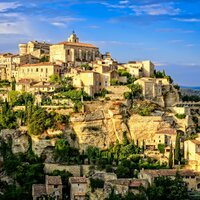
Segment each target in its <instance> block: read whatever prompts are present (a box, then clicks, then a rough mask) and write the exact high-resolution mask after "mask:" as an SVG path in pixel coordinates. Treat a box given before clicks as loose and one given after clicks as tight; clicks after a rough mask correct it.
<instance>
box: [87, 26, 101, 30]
mask: <svg viewBox="0 0 200 200" xmlns="http://www.w3.org/2000/svg"><path fill="white" fill-rule="evenodd" d="M88 28H91V29H99V28H100V26H97V25H91V26H88Z"/></svg>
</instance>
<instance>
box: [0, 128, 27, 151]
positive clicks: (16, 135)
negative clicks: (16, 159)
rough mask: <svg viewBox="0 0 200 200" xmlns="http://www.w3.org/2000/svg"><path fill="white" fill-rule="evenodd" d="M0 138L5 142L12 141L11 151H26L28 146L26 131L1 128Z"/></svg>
mask: <svg viewBox="0 0 200 200" xmlns="http://www.w3.org/2000/svg"><path fill="white" fill-rule="evenodd" d="M0 135H1V138H2V139H3V140H4V141H5V142H6V143H8V142H11V141H12V152H13V153H14V154H16V153H26V152H27V151H28V148H29V136H28V134H27V133H26V132H23V131H19V130H9V129H3V130H2V131H1V133H0Z"/></svg>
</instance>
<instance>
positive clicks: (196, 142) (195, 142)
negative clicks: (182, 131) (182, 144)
mask: <svg viewBox="0 0 200 200" xmlns="http://www.w3.org/2000/svg"><path fill="white" fill-rule="evenodd" d="M190 141H191V142H192V143H194V144H200V141H199V140H190Z"/></svg>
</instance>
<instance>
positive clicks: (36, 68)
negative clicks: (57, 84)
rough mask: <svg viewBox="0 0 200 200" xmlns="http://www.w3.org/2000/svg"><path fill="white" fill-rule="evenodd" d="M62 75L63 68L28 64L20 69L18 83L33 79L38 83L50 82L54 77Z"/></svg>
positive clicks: (50, 64)
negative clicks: (21, 80) (22, 80)
mask: <svg viewBox="0 0 200 200" xmlns="http://www.w3.org/2000/svg"><path fill="white" fill-rule="evenodd" d="M55 74H57V75H61V66H59V65H56V64H52V63H38V64H26V65H22V66H20V67H19V68H18V76H17V79H16V80H17V82H18V81H19V80H20V79H32V80H34V81H36V82H40V81H49V78H50V76H52V75H55Z"/></svg>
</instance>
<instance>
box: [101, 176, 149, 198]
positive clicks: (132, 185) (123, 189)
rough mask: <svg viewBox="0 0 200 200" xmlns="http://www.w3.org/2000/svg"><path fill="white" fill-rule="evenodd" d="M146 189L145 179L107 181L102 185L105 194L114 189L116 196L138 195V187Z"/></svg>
mask: <svg viewBox="0 0 200 200" xmlns="http://www.w3.org/2000/svg"><path fill="white" fill-rule="evenodd" d="M141 186H143V187H144V188H145V189H147V188H148V182H147V180H145V179H128V178H124V179H116V180H107V181H106V182H105V185H104V190H105V193H107V194H109V192H110V189H111V188H114V190H115V193H116V194H121V195H122V196H124V195H126V194H127V193H128V192H132V193H134V194H139V193H140V187H141Z"/></svg>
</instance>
